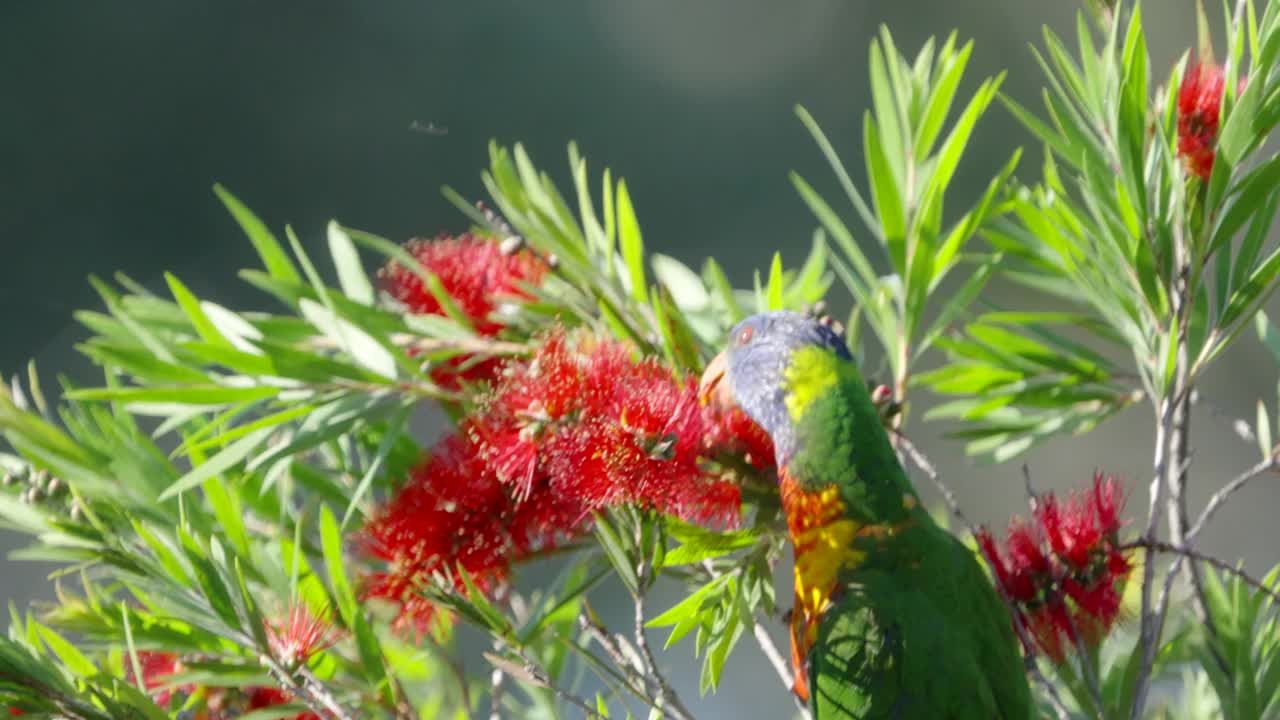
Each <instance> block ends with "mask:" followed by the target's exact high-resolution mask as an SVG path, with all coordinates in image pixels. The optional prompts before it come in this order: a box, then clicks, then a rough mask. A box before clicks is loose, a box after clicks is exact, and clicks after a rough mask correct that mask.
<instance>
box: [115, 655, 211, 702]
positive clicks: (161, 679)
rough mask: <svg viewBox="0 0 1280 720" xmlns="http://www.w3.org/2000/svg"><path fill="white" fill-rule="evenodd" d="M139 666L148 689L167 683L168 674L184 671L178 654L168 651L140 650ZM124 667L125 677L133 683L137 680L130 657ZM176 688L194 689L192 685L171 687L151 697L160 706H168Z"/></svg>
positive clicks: (186, 690) (185, 690) (183, 690)
mask: <svg viewBox="0 0 1280 720" xmlns="http://www.w3.org/2000/svg"><path fill="white" fill-rule="evenodd" d="M138 666H139V669H140V670H141V671H142V684H143V686H144V687H146V688H147V690H148V691H150V690H154V689H156V688H159V687H160V686H162V685H165V684H166V683H167V681H166V678H167V677H168V676H170V675H173V674H174V673H178V672H182V664H181V663H180V662H179V661H178V656H177V655H175V654H174V653H168V652H154V651H150V650H140V651H138ZM124 667H125V678H126V679H127V680H128V681H129V682H131V683H132V682H137V681H136V679H135V678H136V675H134V672H133V661H132V660H130V659H129V658H128V657H126V658H125V660H124ZM174 689H177V690H179V691H181V692H185V693H190V692H191V691H192V690H194V688H193V687H192V686H190V685H184V686H182V687H180V688H170V689H167V690H161V691H159V692H154V693H151V699H152V700H154V701H155V703H156V704H157V705H159V706H160V707H167V706H168V705H169V699H170V698H171V697H173V690H174Z"/></svg>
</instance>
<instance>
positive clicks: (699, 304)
mask: <svg viewBox="0 0 1280 720" xmlns="http://www.w3.org/2000/svg"><path fill="white" fill-rule="evenodd" d="M649 266H650V267H652V268H653V274H654V276H655V277H656V278H657V279H658V282H660V283H662V285H663V286H664V287H666V289H667V290H668V291H670V293H671V297H672V299H673V300H675V303H676V307H678V308H680V309H681V310H682V311H684V312H697V311H699V310H703V309H705V308H707V307H708V306H710V305H711V295H710V294H709V293H708V292H707V288H706V286H705V285H703V284H702V279H701V278H699V277H698V274H697V273H695V272H694V271H693V270H691V269H689V266H688V265H685V264H684V263H682V262H680V261H679V260H676V259H675V258H673V257H670V256H668V255H662V254H660V253H654V254H653V255H652V256H650V258H649Z"/></svg>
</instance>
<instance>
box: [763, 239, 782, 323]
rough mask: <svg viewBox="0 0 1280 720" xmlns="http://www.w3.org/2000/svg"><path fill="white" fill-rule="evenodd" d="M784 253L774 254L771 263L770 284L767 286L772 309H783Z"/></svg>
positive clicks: (766, 294) (768, 304) (767, 297)
mask: <svg viewBox="0 0 1280 720" xmlns="http://www.w3.org/2000/svg"><path fill="white" fill-rule="evenodd" d="M783 285H784V283H783V280H782V255H781V254H779V253H776V252H775V253H774V254H773V262H772V263H771V264H770V265H769V284H768V285H767V286H766V287H765V297H766V302H767V307H768V308H769V309H770V310H782V309H783V307H782V291H783V289H784V287H783Z"/></svg>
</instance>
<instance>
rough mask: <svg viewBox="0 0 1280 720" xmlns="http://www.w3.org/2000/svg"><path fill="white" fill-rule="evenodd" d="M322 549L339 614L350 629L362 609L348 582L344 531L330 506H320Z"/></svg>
mask: <svg viewBox="0 0 1280 720" xmlns="http://www.w3.org/2000/svg"><path fill="white" fill-rule="evenodd" d="M320 549H321V552H322V553H323V554H324V564H325V567H326V569H327V570H328V571H329V586H330V587H331V588H332V589H333V595H334V599H335V600H337V601H338V612H340V613H342V619H343V622H345V623H346V624H347V625H348V626H349V627H350V626H352V625H354V623H355V619H356V617H358V616H359V615H360V607H359V606H358V605H357V604H356V595H355V592H353V591H352V589H351V583H350V582H349V581H348V580H347V565H346V562H345V561H344V560H343V557H342V530H341V528H340V527H339V526H338V521H337V519H336V518H334V516H333V511H332V510H330V509H329V506H328V505H321V506H320Z"/></svg>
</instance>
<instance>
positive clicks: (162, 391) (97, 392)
mask: <svg viewBox="0 0 1280 720" xmlns="http://www.w3.org/2000/svg"><path fill="white" fill-rule="evenodd" d="M279 394H280V388H278V387H267V386H256V387H230V386H226V385H178V386H171V387H167V386H164V385H157V386H153V387H118V388H110V387H106V388H85V389H80V390H70V391H68V392H67V393H66V394H65V395H64V397H66V398H67V399H68V400H83V401H97V400H110V401H114V402H125V403H144V402H145V403H180V404H184V405H223V404H227V403H237V402H249V401H252V400H265V399H267V398H271V397H275V396H276V395H279Z"/></svg>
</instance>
